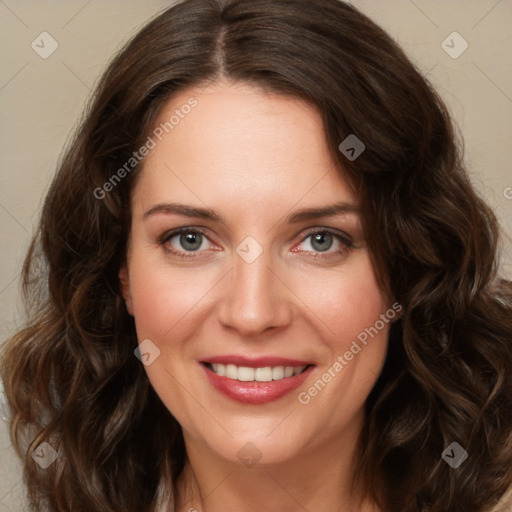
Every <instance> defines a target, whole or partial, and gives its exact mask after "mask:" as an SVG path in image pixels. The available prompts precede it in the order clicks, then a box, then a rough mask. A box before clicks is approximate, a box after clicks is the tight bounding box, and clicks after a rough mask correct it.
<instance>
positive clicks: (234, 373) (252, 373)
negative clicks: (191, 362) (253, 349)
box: [203, 362, 311, 382]
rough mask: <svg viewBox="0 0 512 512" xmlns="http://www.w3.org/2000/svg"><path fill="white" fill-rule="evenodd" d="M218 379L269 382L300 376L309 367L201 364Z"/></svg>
mask: <svg viewBox="0 0 512 512" xmlns="http://www.w3.org/2000/svg"><path fill="white" fill-rule="evenodd" d="M203 364H204V365H205V366H206V367H207V368H209V369H210V370H212V371H213V372H214V373H216V374H217V375H218V376H219V377H227V378H228V379H232V380H238V381H240V382H271V381H274V380H282V379H287V378H289V377H294V376H296V375H300V374H301V373H303V372H304V371H306V369H307V368H308V367H309V366H311V365H302V366H262V367H259V368H250V367H248V366H237V365H235V364H220V363H208V362H204V363H203Z"/></svg>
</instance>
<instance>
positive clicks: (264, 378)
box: [254, 366, 272, 382]
mask: <svg viewBox="0 0 512 512" xmlns="http://www.w3.org/2000/svg"><path fill="white" fill-rule="evenodd" d="M254 380H257V381H258V382H270V381H271V380H272V368H271V367H270V366H265V367H264V368H256V370H255V371H254Z"/></svg>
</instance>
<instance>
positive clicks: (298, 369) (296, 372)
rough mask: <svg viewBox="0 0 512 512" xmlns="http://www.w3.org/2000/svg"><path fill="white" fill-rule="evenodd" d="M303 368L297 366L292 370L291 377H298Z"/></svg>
mask: <svg viewBox="0 0 512 512" xmlns="http://www.w3.org/2000/svg"><path fill="white" fill-rule="evenodd" d="M304 368H306V367H305V366H297V367H296V368H294V369H293V375H299V373H302V372H303V371H304Z"/></svg>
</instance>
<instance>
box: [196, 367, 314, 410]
mask: <svg viewBox="0 0 512 512" xmlns="http://www.w3.org/2000/svg"><path fill="white" fill-rule="evenodd" d="M212 359H214V358H212ZM212 359H210V361H211V362H217V361H212ZM263 359H265V358H263ZM222 360H223V361H226V359H222ZM265 360H268V359H265ZM279 360H280V361H292V360H291V359H286V360H285V359H280V358H279ZM210 361H209V362H210ZM254 361H256V360H249V362H251V363H254ZM221 364H223V363H221ZM227 364H235V363H227ZM303 364H307V363H303ZM200 366H201V368H202V369H203V371H204V372H205V375H206V377H207V378H208V380H209V382H210V384H211V385H212V386H213V387H214V388H215V389H216V390H217V391H219V392H220V393H222V394H223V395H224V396H226V397H228V398H230V399H232V400H235V401H236V402H240V403H245V404H253V405H261V404H266V403H269V402H273V401H275V400H278V399H279V398H281V397H283V396H285V395H287V394H288V393H291V392H292V391H293V390H294V389H297V388H298V387H299V386H300V385H301V384H302V383H303V382H304V381H305V380H306V379H307V378H308V376H309V375H310V373H311V371H312V370H313V368H314V365H309V366H308V367H307V368H306V369H305V370H304V371H303V372H302V373H300V374H299V375H294V376H292V377H285V378H284V379H280V380H273V381H270V382H256V381H253V382H241V381H238V380H235V379H229V378H228V377H221V376H220V375H217V374H216V373H215V372H214V371H213V370H212V369H211V368H209V367H208V366H207V365H206V364H204V363H202V364H200ZM237 366H248V367H249V368H254V367H257V366H302V364H295V363H293V364H283V363H277V364H275V363H273V364H269V363H263V364H261V363H258V364H247V361H245V362H244V363H243V364H240V363H239V364H238V365H237Z"/></svg>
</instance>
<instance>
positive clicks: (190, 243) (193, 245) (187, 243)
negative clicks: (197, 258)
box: [180, 233, 201, 251]
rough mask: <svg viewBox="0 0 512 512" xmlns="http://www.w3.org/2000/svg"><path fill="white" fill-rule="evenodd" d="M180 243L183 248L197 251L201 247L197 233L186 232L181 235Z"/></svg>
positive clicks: (199, 236)
mask: <svg viewBox="0 0 512 512" xmlns="http://www.w3.org/2000/svg"><path fill="white" fill-rule="evenodd" d="M180 243H181V245H182V247H183V248H184V249H187V250H189V251H197V249H199V247H201V235H200V234H199V233H186V234H184V235H181V237H180Z"/></svg>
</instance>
